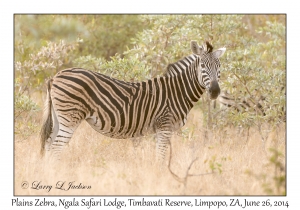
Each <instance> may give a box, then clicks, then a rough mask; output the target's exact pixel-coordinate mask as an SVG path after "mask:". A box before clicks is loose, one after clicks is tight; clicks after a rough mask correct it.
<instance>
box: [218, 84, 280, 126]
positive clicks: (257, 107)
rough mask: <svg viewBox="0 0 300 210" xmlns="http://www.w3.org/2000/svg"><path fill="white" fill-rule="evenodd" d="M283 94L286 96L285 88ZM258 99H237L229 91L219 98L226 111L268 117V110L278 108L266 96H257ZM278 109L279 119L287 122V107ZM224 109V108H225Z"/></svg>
mask: <svg viewBox="0 0 300 210" xmlns="http://www.w3.org/2000/svg"><path fill="white" fill-rule="evenodd" d="M281 92H282V94H285V87H282V88H281ZM253 95H256V97H253V98H247V97H244V98H240V97H238V98H235V97H234V96H233V95H232V94H229V93H228V92H227V91H223V92H221V93H220V96H219V97H218V102H219V103H220V105H221V106H222V107H225V109H228V108H230V109H234V110H236V111H237V112H252V113H255V114H256V115H260V116H266V115H267V111H268V109H272V108H274V107H276V105H275V104H271V103H270V102H269V101H268V99H267V97H266V96H263V95H260V94H255V93H253ZM277 108H279V109H278V111H279V112H278V117H277V119H280V120H281V121H284V122H285V121H286V111H285V107H277ZM223 109H224V108H223Z"/></svg>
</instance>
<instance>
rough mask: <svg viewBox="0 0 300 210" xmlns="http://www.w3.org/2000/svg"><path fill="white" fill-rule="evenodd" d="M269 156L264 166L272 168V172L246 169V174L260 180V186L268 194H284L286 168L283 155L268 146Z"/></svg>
mask: <svg viewBox="0 0 300 210" xmlns="http://www.w3.org/2000/svg"><path fill="white" fill-rule="evenodd" d="M269 151H270V152H271V154H272V155H271V156H270V158H269V162H268V163H267V164H266V166H265V167H271V168H273V169H274V173H273V174H266V173H263V172H262V173H259V174H256V173H254V172H251V171H246V174H248V175H249V176H252V177H254V178H256V179H257V180H259V181H261V182H262V185H261V186H262V188H263V189H264V191H265V193H267V194H268V195H286V172H285V171H286V168H285V164H284V159H285V158H284V155H283V154H282V153H281V152H279V151H278V150H277V149H274V148H270V149H269Z"/></svg>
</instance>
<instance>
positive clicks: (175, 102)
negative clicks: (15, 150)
mask: <svg viewBox="0 0 300 210" xmlns="http://www.w3.org/2000/svg"><path fill="white" fill-rule="evenodd" d="M209 47H211V45H210V44H209V43H207V48H209ZM191 48H192V51H193V53H194V54H192V55H190V56H187V57H185V58H184V59H182V60H180V61H178V62H176V63H173V64H170V65H169V66H168V69H167V71H166V73H165V75H164V76H162V77H157V78H153V79H151V80H147V81H143V82H136V83H130V82H124V81H120V80H117V79H114V78H111V77H108V76H106V75H103V74H100V73H96V72H93V71H89V70H85V69H81V68H72V69H66V70H63V71H60V72H58V73H57V74H56V75H55V76H54V78H53V79H51V80H50V81H49V82H48V90H47V101H46V103H45V118H44V123H43V126H42V130H41V143H42V148H41V151H42V153H44V150H45V149H46V151H52V152H53V153H54V154H55V156H59V154H60V153H61V150H62V148H63V146H64V145H65V144H67V143H68V142H69V140H70V139H71V137H72V135H73V133H74V131H75V130H76V128H77V127H78V125H79V124H80V123H81V122H82V121H83V120H86V121H87V122H88V123H89V124H90V125H91V126H92V127H93V128H94V129H95V130H96V131H98V132H99V133H102V134H103V135H106V136H109V137H112V138H119V139H125V138H134V137H139V136H144V135H147V134H150V133H156V134H157V152H158V153H159V154H160V156H161V157H164V154H165V151H166V149H167V148H168V144H169V140H170V138H171V134H172V132H173V131H175V130H177V129H179V128H180V127H182V126H183V125H184V124H185V121H186V117H187V114H188V113H189V111H190V110H191V109H192V107H193V105H194V104H195V103H196V102H197V101H198V100H199V98H200V97H201V95H202V94H203V91H204V90H207V92H208V93H209V95H210V98H212V99H215V98H216V97H217V96H218V95H219V93H220V88H219V85H218V80H219V78H220V71H219V67H220V62H219V57H220V56H222V55H223V54H224V52H225V50H226V49H225V48H221V49H219V50H216V51H215V52H212V47H211V48H209V49H211V50H210V51H207V50H204V47H200V46H198V45H197V43H196V42H195V41H192V42H191Z"/></svg>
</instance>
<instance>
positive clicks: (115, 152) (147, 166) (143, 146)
mask: <svg viewBox="0 0 300 210" xmlns="http://www.w3.org/2000/svg"><path fill="white" fill-rule="evenodd" d="M199 112H200V111H199V110H192V113H191V114H190V116H189V121H188V124H187V125H186V126H185V128H188V129H190V128H194V133H193V135H191V132H190V133H189V132H187V133H185V136H183V135H174V137H173V138H172V151H173V155H172V162H171V168H172V170H173V171H174V172H175V173H176V174H177V175H178V176H180V177H184V176H185V174H186V172H187V168H188V167H189V165H190V163H191V162H192V160H194V159H195V158H196V157H198V159H197V161H196V162H194V164H193V165H192V167H191V169H190V171H189V173H191V174H201V175H199V176H191V177H188V179H187V183H186V185H184V184H182V183H180V182H178V181H176V180H175V179H174V177H173V176H172V175H171V173H170V172H169V171H168V169H167V167H165V168H162V169H161V168H159V167H157V166H156V164H155V140H154V138H153V136H148V137H146V138H141V139H139V141H136V142H133V141H132V140H114V139H109V138H107V137H104V136H102V135H101V134H99V133H97V132H95V131H94V130H93V129H92V128H91V127H90V126H89V125H88V124H87V123H82V124H81V125H80V127H79V128H78V129H77V130H76V132H75V134H74V136H73V138H72V140H71V141H70V143H69V146H68V147H66V149H65V150H64V155H63V159H62V161H61V162H58V163H54V164H49V163H45V161H44V160H43V159H41V157H40V156H39V150H40V144H39V139H38V135H34V136H31V137H30V138H28V139H26V140H22V139H21V138H20V137H19V136H16V137H15V161H14V164H15V195H265V194H266V192H265V191H264V188H263V187H262V186H263V184H264V183H272V184H274V181H273V179H272V177H273V176H275V175H276V174H275V173H278V171H277V172H276V170H275V167H274V164H273V165H272V164H269V163H270V161H269V158H270V156H271V154H270V153H269V152H268V148H276V149H278V150H279V151H280V152H282V153H283V154H284V157H285V132H286V131H285V126H284V125H282V126H281V127H280V128H278V129H277V130H276V131H273V132H272V133H271V134H270V136H269V138H268V140H267V141H266V142H264V143H263V142H262V141H261V138H260V135H259V133H258V132H257V131H256V130H255V129H252V130H250V132H249V134H250V135H249V138H248V141H246V139H247V138H246V137H245V134H244V133H238V132H237V131H236V130H235V129H228V130H227V131H222V132H217V131H215V132H214V133H208V132H207V133H206V132H205V130H203V127H202V125H201V121H202V120H201V117H202V116H201V114H199ZM284 157H283V158H284ZM283 158H282V160H281V161H282V162H283V163H284V165H285V160H284V159H283ZM166 159H168V158H166ZM166 164H167V163H166ZM213 168H215V169H213ZM219 169H220V170H221V171H222V172H221V173H220V170H219ZM247 171H248V172H249V171H250V172H252V173H253V174H256V175H257V176H255V175H249V173H247ZM212 172H214V173H212ZM263 174H265V175H266V176H265V177H264V176H260V175H263ZM24 181H27V182H28V184H29V187H28V188H27V189H22V187H21V185H22V182H24ZM35 181H37V182H40V184H41V185H51V186H52V189H51V190H50V192H48V190H46V189H40V190H36V189H32V188H31V187H32V183H34V182H35ZM59 181H64V182H66V183H65V186H66V185H67V183H69V182H73V181H75V182H74V184H76V185H78V184H79V183H81V184H82V185H85V186H91V189H70V190H68V191H64V190H59V189H54V188H55V186H56V183H57V182H59ZM272 186H273V185H272ZM273 187H274V186H273ZM273 193H275V194H276V193H277V191H276V190H275V188H274V192H273Z"/></svg>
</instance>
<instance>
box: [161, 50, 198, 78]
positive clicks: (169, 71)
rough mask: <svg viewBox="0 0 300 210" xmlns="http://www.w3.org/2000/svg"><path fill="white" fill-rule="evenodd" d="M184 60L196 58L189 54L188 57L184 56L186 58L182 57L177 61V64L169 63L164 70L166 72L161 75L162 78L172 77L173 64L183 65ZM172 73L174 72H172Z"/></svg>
mask: <svg viewBox="0 0 300 210" xmlns="http://www.w3.org/2000/svg"><path fill="white" fill-rule="evenodd" d="M186 60H196V57H195V55H194V54H191V55H189V56H186V57H184V58H182V59H181V60H179V61H177V62H175V63H170V64H168V66H167V69H166V71H165V72H164V73H163V75H162V76H164V77H166V76H171V75H172V72H173V69H174V68H173V66H174V65H175V64H178V63H183V62H184V63H185V61H186ZM173 73H174V72H173Z"/></svg>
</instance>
